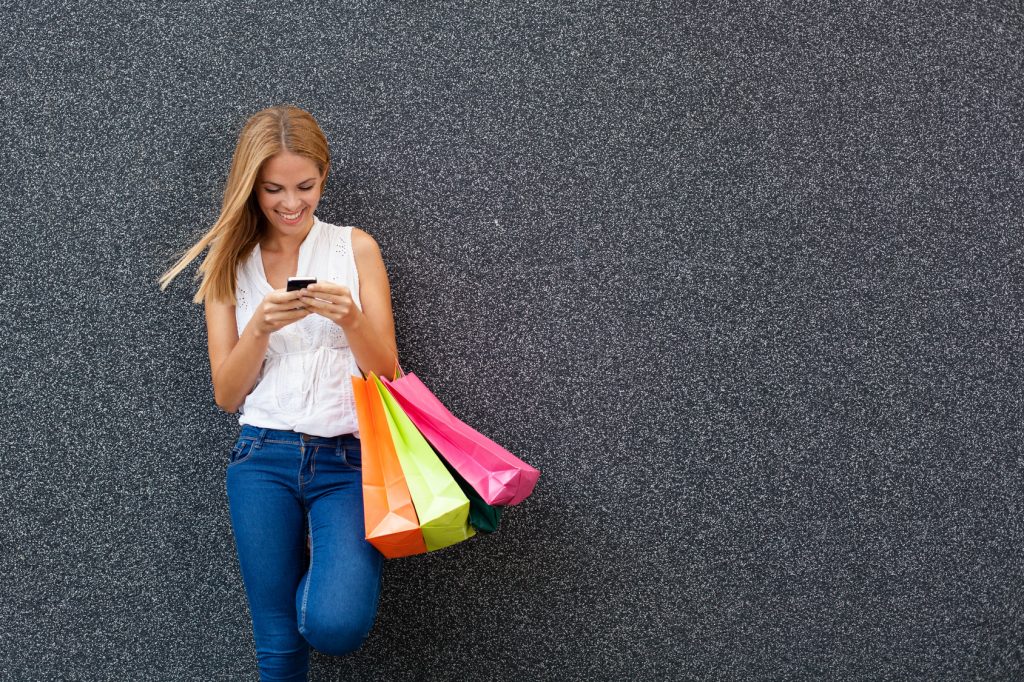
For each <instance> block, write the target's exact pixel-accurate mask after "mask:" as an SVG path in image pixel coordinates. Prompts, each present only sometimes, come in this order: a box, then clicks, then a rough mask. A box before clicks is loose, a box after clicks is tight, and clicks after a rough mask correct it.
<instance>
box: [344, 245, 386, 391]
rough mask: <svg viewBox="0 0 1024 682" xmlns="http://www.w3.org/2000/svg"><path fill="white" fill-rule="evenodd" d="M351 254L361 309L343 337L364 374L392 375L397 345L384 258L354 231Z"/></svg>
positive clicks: (377, 247)
mask: <svg viewBox="0 0 1024 682" xmlns="http://www.w3.org/2000/svg"><path fill="white" fill-rule="evenodd" d="M352 251H353V254H354V255H355V260H356V269H357V270H358V271H359V303H360V305H361V306H362V308H363V310H362V314H361V315H358V316H356V318H355V321H354V322H353V324H351V325H350V326H349V327H347V328H346V329H345V336H347V337H348V342H349V346H350V347H351V348H352V353H353V355H355V357H356V362H357V363H358V364H359V369H361V370H363V372H364V373H366V374H369V373H370V372H374V373H375V374H377V375H379V376H392V375H393V374H394V372H395V369H396V366H397V363H398V343H397V342H396V341H395V317H394V314H393V312H392V309H391V285H390V283H389V282H388V271H387V269H386V268H385V267H384V258H383V257H382V256H381V253H380V247H379V246H377V242H376V241H375V240H374V238H373V237H371V236H370V235H369V234H367V233H366V232H364V231H362V230H360V229H358V228H356V229H353V230H352Z"/></svg>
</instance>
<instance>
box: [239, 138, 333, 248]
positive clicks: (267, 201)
mask: <svg viewBox="0 0 1024 682" xmlns="http://www.w3.org/2000/svg"><path fill="white" fill-rule="evenodd" d="M322 189H323V176H321V174H320V170H319V169H318V168H317V166H316V163H314V162H313V161H312V160H310V159H308V158H306V157H305V156H299V155H298V154H293V153H292V152H289V151H283V152H281V153H280V154H276V155H275V156H272V157H270V158H269V159H267V160H266V162H265V163H264V164H263V167H262V168H261V169H260V173H259V176H257V178H256V187H255V188H254V189H253V191H254V192H255V194H256V200H257V202H258V203H259V205H260V209H261V210H262V211H263V215H264V216H266V218H267V223H268V224H269V226H270V229H271V230H272V231H275V232H278V233H279V234H284V235H295V234H303V233H305V232H307V231H308V230H309V228H311V227H312V226H313V212H314V211H315V210H316V206H317V204H318V203H320V192H321V191H322Z"/></svg>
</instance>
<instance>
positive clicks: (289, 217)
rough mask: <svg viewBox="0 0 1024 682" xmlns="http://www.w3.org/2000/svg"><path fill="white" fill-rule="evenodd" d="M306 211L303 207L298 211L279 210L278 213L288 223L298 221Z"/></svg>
mask: <svg viewBox="0 0 1024 682" xmlns="http://www.w3.org/2000/svg"><path fill="white" fill-rule="evenodd" d="M305 212H306V209H304V208H303V209H301V210H300V211H298V212H297V213H282V212H281V211H278V212H277V215H279V216H281V220H282V221H283V222H286V223H297V222H299V220H300V219H301V218H302V214H303V213H305Z"/></svg>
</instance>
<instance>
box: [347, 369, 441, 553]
mask: <svg viewBox="0 0 1024 682" xmlns="http://www.w3.org/2000/svg"><path fill="white" fill-rule="evenodd" d="M352 391H353V393H354V394H355V399H356V416H357V418H358V419H359V441H360V447H361V450H362V470H363V520H364V523H365V526H366V539H367V540H368V541H369V542H370V544H372V545H373V546H374V547H376V548H377V550H378V551H379V552H380V553H381V554H383V555H384V556H386V557H387V558H389V559H397V558H399V557H404V556H411V555H413V554H422V553H424V552H426V551H427V545H426V543H425V542H424V540H423V531H422V530H420V522H419V519H418V518H417V516H416V510H415V509H414V507H413V503H412V497H411V496H410V494H409V488H408V486H407V485H406V482H405V475H404V474H403V473H402V467H401V465H400V464H399V462H398V456H397V455H396V454H395V447H394V443H393V442H392V440H391V433H390V430H389V428H388V424H387V418H386V417H385V415H384V404H383V403H382V402H381V398H380V393H379V392H378V391H377V388H376V386H374V385H373V384H369V383H367V382H366V380H364V379H363V378H362V377H357V376H353V377H352Z"/></svg>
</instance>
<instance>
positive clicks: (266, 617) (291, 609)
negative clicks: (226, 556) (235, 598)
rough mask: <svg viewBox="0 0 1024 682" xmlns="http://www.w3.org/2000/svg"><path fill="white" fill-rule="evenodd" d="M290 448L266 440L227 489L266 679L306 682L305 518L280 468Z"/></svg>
mask: <svg viewBox="0 0 1024 682" xmlns="http://www.w3.org/2000/svg"><path fill="white" fill-rule="evenodd" d="M287 447H289V446H286V445H279V444H272V443H265V444H264V445H263V446H262V448H261V449H260V452H259V453H258V454H257V455H253V456H252V458H251V459H250V460H248V461H245V462H242V463H241V464H238V465H237V466H234V465H233V466H229V467H228V476H227V492H228V503H229V507H230V509H231V525H232V529H233V531H234V535H235V544H236V546H237V549H238V561H239V564H240V566H241V569H242V579H243V581H244V582H245V592H246V596H247V597H248V600H249V611H250V612H251V613H252V627H253V637H254V639H255V643H256V657H257V660H258V663H259V672H260V680H297V681H301V682H305V680H306V679H307V675H308V671H309V645H308V644H307V643H306V640H305V639H304V638H303V637H302V635H301V634H300V633H299V631H298V625H297V618H296V613H295V600H294V596H295V588H296V586H297V585H298V584H299V581H300V580H301V578H302V574H303V572H304V571H305V567H306V566H305V564H306V534H305V518H304V512H303V508H302V504H301V503H300V502H299V501H298V499H296V497H295V495H294V494H293V492H292V490H291V489H290V488H289V486H288V485H287V483H286V479H287V476H286V475H278V473H279V472H278V471H277V467H276V466H275V463H276V462H279V463H283V462H285V461H286V460H287V459H288V457H287V453H285V452H282V451H281V450H282V448H287ZM293 456H294V455H293ZM282 473H283V472H282Z"/></svg>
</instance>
